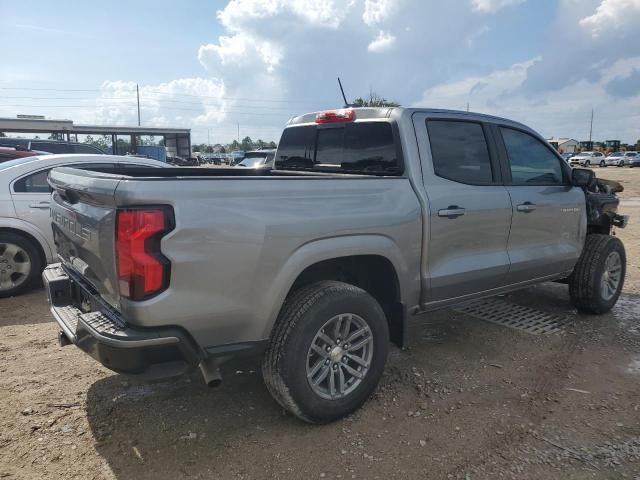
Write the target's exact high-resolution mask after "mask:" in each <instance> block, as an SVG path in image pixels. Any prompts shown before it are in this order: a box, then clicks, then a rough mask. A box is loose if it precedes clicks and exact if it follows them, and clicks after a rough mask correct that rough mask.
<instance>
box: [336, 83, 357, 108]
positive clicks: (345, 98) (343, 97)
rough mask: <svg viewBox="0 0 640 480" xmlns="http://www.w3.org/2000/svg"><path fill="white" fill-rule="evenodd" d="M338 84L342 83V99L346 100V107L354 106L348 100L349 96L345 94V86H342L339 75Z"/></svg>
mask: <svg viewBox="0 0 640 480" xmlns="http://www.w3.org/2000/svg"><path fill="white" fill-rule="evenodd" d="M338 85H340V92H341V93H342V99H343V100H344V108H349V107H352V106H353V105H351V104H350V103H349V102H347V96H346V95H345V94H344V88H342V82H341V81H340V77H338Z"/></svg>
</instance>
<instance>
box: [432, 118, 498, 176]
mask: <svg viewBox="0 0 640 480" xmlns="http://www.w3.org/2000/svg"><path fill="white" fill-rule="evenodd" d="M427 131H428V134H429V143H430V144H431V156H432V159H433V168H434V171H435V174H436V175H437V176H439V177H442V178H446V179H448V180H452V181H454V182H458V183H465V184H470V185H489V184H491V183H492V182H493V180H494V175H493V169H492V166H491V158H490V156H489V148H488V147H487V139H486V137H485V133H484V128H483V126H482V124H480V123H477V122H467V121H454V120H427Z"/></svg>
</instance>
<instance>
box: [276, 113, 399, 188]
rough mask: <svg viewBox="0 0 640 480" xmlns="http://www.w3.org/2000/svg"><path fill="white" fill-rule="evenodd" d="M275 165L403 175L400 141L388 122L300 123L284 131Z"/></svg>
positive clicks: (287, 167) (285, 167) (327, 170)
mask: <svg viewBox="0 0 640 480" xmlns="http://www.w3.org/2000/svg"><path fill="white" fill-rule="evenodd" d="M275 166H276V168H278V169H282V170H292V169H293V170H311V171H323V172H335V173H351V174H367V175H384V176H386V175H389V176H397V175H402V173H403V171H404V167H403V161H402V153H401V150H400V142H399V140H398V135H397V132H396V131H395V128H394V125H392V124H391V123H390V122H387V121H360V122H349V123H338V124H330V125H300V126H291V127H288V128H286V129H285V130H284V132H283V133H282V138H281V139H280V143H279V146H278V151H277V153H276V161H275Z"/></svg>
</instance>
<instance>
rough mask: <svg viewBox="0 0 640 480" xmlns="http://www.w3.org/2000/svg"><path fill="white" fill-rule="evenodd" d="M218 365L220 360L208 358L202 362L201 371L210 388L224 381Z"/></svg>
mask: <svg viewBox="0 0 640 480" xmlns="http://www.w3.org/2000/svg"><path fill="white" fill-rule="evenodd" d="M218 365H219V362H215V361H213V360H212V359H208V358H207V359H204V360H203V361H202V363H200V371H201V372H202V377H203V378H204V383H206V384H207V386H208V387H210V388H214V387H219V386H220V384H221V383H222V374H221V373H220V368H219V367H218Z"/></svg>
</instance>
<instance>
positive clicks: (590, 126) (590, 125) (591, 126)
mask: <svg viewBox="0 0 640 480" xmlns="http://www.w3.org/2000/svg"><path fill="white" fill-rule="evenodd" d="M592 135H593V108H592V109H591V123H590V124H589V142H591V136H592Z"/></svg>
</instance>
